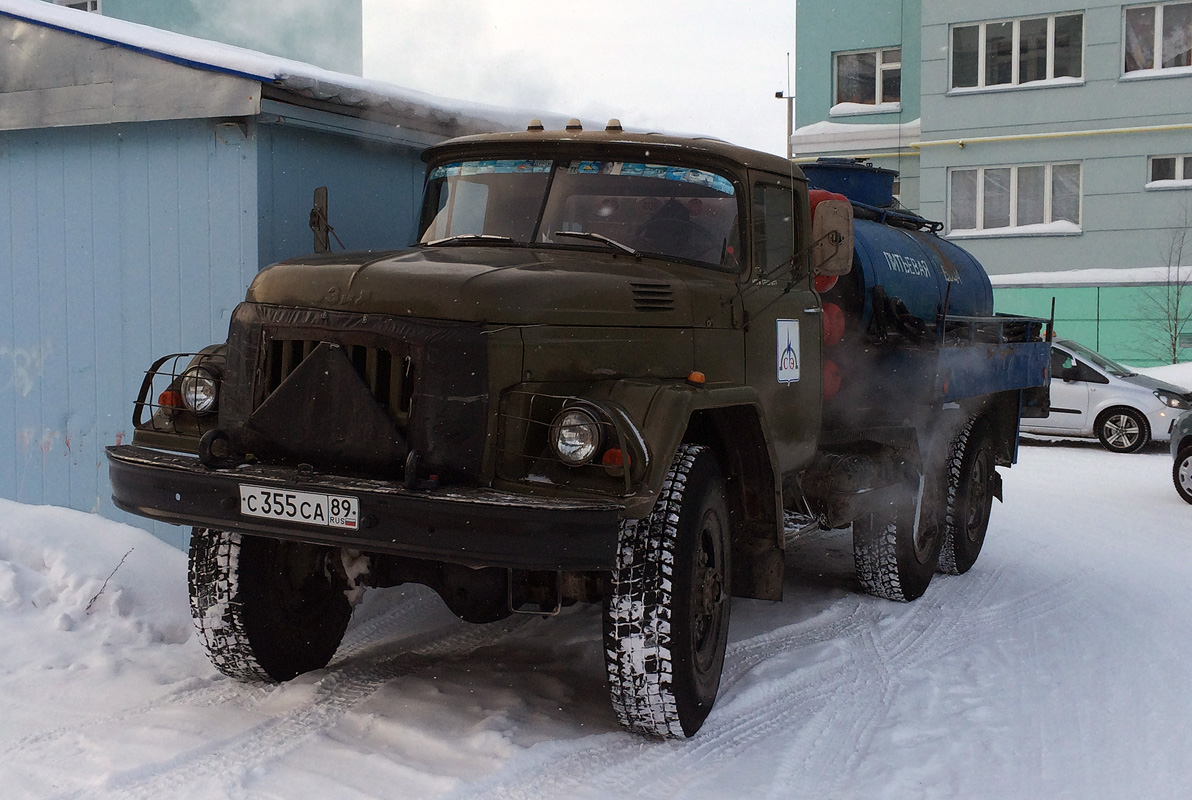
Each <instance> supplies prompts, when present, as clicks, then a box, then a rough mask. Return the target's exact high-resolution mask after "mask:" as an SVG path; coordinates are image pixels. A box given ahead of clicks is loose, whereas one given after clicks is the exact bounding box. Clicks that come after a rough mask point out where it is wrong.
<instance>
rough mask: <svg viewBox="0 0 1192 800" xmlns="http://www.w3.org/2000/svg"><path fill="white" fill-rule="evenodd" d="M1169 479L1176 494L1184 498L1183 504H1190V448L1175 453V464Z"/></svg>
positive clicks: (1191, 485)
mask: <svg viewBox="0 0 1192 800" xmlns="http://www.w3.org/2000/svg"><path fill="white" fill-rule="evenodd" d="M1171 479H1172V481H1174V482H1175V490H1176V492H1177V493H1179V496H1180V497H1182V498H1184V502H1185V503H1192V446H1189V447H1185V448H1183V449H1182V450H1180V451H1179V452H1178V453H1176V456H1175V463H1174V464H1173V465H1172V467H1171Z"/></svg>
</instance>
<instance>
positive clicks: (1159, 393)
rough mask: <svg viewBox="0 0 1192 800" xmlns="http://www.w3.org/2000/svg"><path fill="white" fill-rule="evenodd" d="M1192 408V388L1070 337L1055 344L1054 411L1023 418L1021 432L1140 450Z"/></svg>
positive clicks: (1168, 431) (1167, 436)
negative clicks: (1135, 367)
mask: <svg viewBox="0 0 1192 800" xmlns="http://www.w3.org/2000/svg"><path fill="white" fill-rule="evenodd" d="M1189 408H1192V392H1188V391H1186V390H1185V389H1181V388H1180V387H1178V386H1174V385H1172V384H1170V383H1164V382H1163V381H1159V380H1155V379H1154V378H1148V377H1146V376H1145V375H1139V374H1138V373H1137V372H1134V371H1133V370H1132V369H1130V368H1129V367H1126V366H1122V365H1121V364H1119V363H1117V362H1116V361H1113V360H1112V359H1109V358H1106V357H1105V356H1103V355H1101V354H1100V353H1098V352H1096V351H1094V350H1090V349H1088V348H1087V347H1084V346H1083V345H1080V344H1077V343H1076V342H1073V341H1071V340H1068V339H1057V340H1056V341H1054V342H1052V345H1051V414H1050V415H1049V416H1047V417H1043V418H1040V419H1024V420H1023V421H1022V430H1023V431H1025V432H1027V433H1042V434H1048V435H1053V436H1096V437H1097V438H1098V439H1100V440H1101V444H1102V445H1103V446H1104V447H1105V449H1106V450H1109V451H1111V452H1114V453H1136V452H1138V451H1139V450H1141V449H1142V448H1143V447H1145V446H1146V444H1147V442H1149V441H1151V440H1152V439H1153V440H1155V441H1159V442H1165V441H1167V440H1169V439H1170V438H1171V426H1172V424H1173V423H1174V422H1175V419H1176V417H1178V416H1180V414H1181V413H1183V411H1184V410H1186V409H1189Z"/></svg>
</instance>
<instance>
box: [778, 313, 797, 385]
mask: <svg viewBox="0 0 1192 800" xmlns="http://www.w3.org/2000/svg"><path fill="white" fill-rule="evenodd" d="M798 380H799V320H797V319H780V320H778V382H779V383H795V382H796V381H798Z"/></svg>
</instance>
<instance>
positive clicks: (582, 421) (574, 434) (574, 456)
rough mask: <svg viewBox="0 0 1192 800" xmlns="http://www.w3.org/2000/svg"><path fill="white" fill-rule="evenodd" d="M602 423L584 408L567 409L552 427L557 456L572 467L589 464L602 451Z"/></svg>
mask: <svg viewBox="0 0 1192 800" xmlns="http://www.w3.org/2000/svg"><path fill="white" fill-rule="evenodd" d="M600 440H601V433H600V422H599V421H598V420H597V419H596V417H595V415H593V414H592V412H590V411H588V410H587V409H583V408H565V409H563V410H562V411H560V412H559V415H558V416H556V417H555V421H554V422H552V423H551V426H550V443H551V447H553V448H554V451H555V455H557V456H558V457H559V459H560V460H561V461H562V462H563V463H564V464H567V465H569V466H572V467H578V466H582V465H583V464H587V463H588V462H589V461H591V460H592V458H593V457H594V456H595V455H596V452H597V451H598V450H599V449H600Z"/></svg>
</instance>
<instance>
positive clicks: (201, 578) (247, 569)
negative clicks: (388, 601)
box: [188, 528, 352, 681]
mask: <svg viewBox="0 0 1192 800" xmlns="http://www.w3.org/2000/svg"><path fill="white" fill-rule="evenodd" d="M188 584H189V588H190V609H191V615H192V617H193V618H194V623H195V627H196V628H197V629H198V632H199V639H200V640H201V641H202V642H203V645H204V647H206V649H207V655H208V656H209V657H210V659H211V663H212V664H214V665H215V668H216V669H218V670H219V671H220V672H222V673H223V674H225V675H227V676H229V677H232V678H238V679H240V680H246V681H287V680H289V679H290V678H293V677H295V676H297V675H300V674H302V673H303V672H310V671H311V670H315V669H321V668H323V667H325V666H327V662H329V661H330V660H331V657H332V656H333V655H335V650H336V648H337V647H339V643H340V640H341V639H342V638H343V635H344V630H345V629H346V628H347V626H348V618H349V617H351V615H352V604H351V602H349V600H348V595H347V593H346V592H347V590H348V588H349V587H348V581H347V578H346V576H345V574H344V571H343V566H342V561H341V560H340V551H339V550H338V549H337V548H330V547H318V546H316V545H309V544H301V543H298V542H283V541H279V540H277V539H266V538H262V537H257V536H245V535H242V534H239V533H236V532H234V531H221V530H214V529H208V528H195V529H194V530H193V532H192V533H191V537H190V568H189V574H188Z"/></svg>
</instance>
